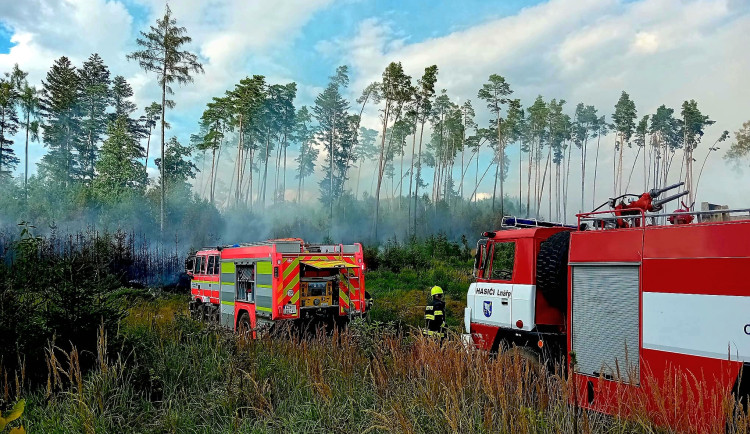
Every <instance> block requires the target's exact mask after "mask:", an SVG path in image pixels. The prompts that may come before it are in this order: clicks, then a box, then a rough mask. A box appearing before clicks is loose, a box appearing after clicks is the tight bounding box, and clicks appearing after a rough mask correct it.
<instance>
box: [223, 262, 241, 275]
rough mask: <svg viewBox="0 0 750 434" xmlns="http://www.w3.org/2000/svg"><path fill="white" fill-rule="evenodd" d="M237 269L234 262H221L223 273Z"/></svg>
mask: <svg viewBox="0 0 750 434" xmlns="http://www.w3.org/2000/svg"><path fill="white" fill-rule="evenodd" d="M236 270H237V268H236V267H235V265H234V262H222V263H221V272H222V273H234V272H235V271H236Z"/></svg>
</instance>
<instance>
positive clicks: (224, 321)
mask: <svg viewBox="0 0 750 434" xmlns="http://www.w3.org/2000/svg"><path fill="white" fill-rule="evenodd" d="M236 268H237V267H236V265H235V263H234V262H232V261H227V262H222V263H221V279H220V282H219V286H220V287H221V292H220V294H219V310H220V312H221V315H220V317H221V318H220V322H221V325H223V326H225V327H232V328H233V327H234V291H235V284H236V277H235V272H236Z"/></svg>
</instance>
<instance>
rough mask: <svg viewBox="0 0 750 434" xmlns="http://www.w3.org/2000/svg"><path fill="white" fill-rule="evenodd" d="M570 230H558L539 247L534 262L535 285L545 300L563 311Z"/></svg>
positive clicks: (566, 298) (566, 301) (565, 301)
mask: <svg viewBox="0 0 750 434" xmlns="http://www.w3.org/2000/svg"><path fill="white" fill-rule="evenodd" d="M569 245H570V232H568V231H565V232H558V233H556V234H554V235H552V236H551V237H549V238H547V240H546V241H544V242H542V244H541V246H540V247H539V256H537V263H536V287H537V289H538V290H539V292H541V293H542V295H543V296H544V298H545V299H546V300H547V302H548V303H549V304H550V305H551V306H553V307H556V308H558V309H560V310H563V311H565V308H566V307H567V304H568V297H567V285H568V246H569Z"/></svg>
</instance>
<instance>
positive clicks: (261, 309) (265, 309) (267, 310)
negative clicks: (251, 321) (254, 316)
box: [255, 306, 271, 312]
mask: <svg viewBox="0 0 750 434" xmlns="http://www.w3.org/2000/svg"><path fill="white" fill-rule="evenodd" d="M255 310H260V311H262V312H270V311H271V308H270V307H260V306H255Z"/></svg>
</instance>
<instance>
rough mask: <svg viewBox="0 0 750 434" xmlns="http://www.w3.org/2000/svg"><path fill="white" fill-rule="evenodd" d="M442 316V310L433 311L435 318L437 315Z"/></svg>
mask: <svg viewBox="0 0 750 434" xmlns="http://www.w3.org/2000/svg"><path fill="white" fill-rule="evenodd" d="M442 314H443V311H442V310H436V311H435V316H437V315H442Z"/></svg>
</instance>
